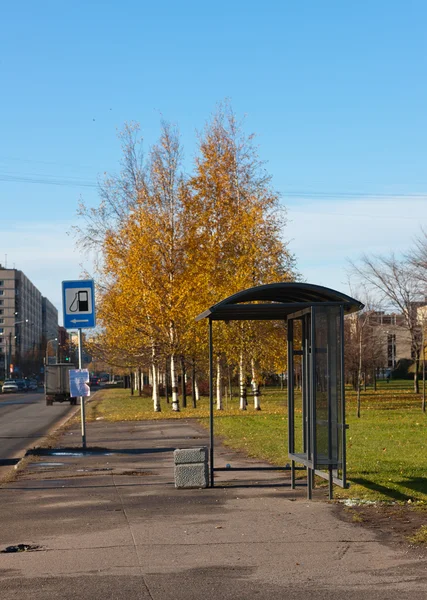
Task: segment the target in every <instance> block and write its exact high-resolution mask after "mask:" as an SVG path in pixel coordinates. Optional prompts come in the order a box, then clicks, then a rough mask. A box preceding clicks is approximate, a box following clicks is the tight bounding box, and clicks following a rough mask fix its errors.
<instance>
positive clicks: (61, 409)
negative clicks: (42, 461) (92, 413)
mask: <svg viewBox="0 0 427 600" xmlns="http://www.w3.org/2000/svg"><path fill="white" fill-rule="evenodd" d="M73 409H74V410H75V407H72V406H70V404H69V403H68V402H67V403H65V402H64V403H55V404H54V405H53V406H46V401H45V397H44V393H43V392H42V391H40V392H27V393H24V394H0V475H1V471H2V469H1V467H2V466H3V467H4V466H6V465H10V464H13V461H12V459H14V458H21V457H22V456H23V455H24V454H25V450H26V449H27V448H29V447H31V446H33V445H34V444H35V443H36V441H37V440H38V439H39V438H41V437H43V436H45V435H46V434H47V433H48V432H49V430H50V429H51V428H52V427H53V426H54V425H55V424H56V423H58V422H59V421H61V420H62V419H63V418H64V417H65V416H66V415H67V414H68V413H70V412H71V411H72V410H73Z"/></svg>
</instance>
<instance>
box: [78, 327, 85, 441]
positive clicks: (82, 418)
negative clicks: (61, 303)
mask: <svg viewBox="0 0 427 600" xmlns="http://www.w3.org/2000/svg"><path fill="white" fill-rule="evenodd" d="M78 332H79V369H81V368H82V330H81V329H79V330H78ZM80 407H81V421H82V448H83V450H85V449H86V422H85V399H84V396H80Z"/></svg>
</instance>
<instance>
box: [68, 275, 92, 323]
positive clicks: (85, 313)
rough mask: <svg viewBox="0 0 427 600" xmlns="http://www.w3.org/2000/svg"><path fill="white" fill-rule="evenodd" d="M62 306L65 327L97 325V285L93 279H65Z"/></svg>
mask: <svg viewBox="0 0 427 600" xmlns="http://www.w3.org/2000/svg"><path fill="white" fill-rule="evenodd" d="M62 307H63V312H64V327H65V329H86V328H89V327H95V287H94V284H93V280H92V279H89V280H87V281H63V282H62Z"/></svg>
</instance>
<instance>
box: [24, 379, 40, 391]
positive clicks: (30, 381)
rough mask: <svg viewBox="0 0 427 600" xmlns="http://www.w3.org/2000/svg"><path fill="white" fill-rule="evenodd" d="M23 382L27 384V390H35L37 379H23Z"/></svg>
mask: <svg viewBox="0 0 427 600" xmlns="http://www.w3.org/2000/svg"><path fill="white" fill-rule="evenodd" d="M25 384H26V386H27V390H28V391H35V390H37V387H38V386H37V381H36V380H35V379H26V380H25Z"/></svg>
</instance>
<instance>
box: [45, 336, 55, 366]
mask: <svg viewBox="0 0 427 600" xmlns="http://www.w3.org/2000/svg"><path fill="white" fill-rule="evenodd" d="M57 341H58V338H52V339H51V340H47V343H46V361H45V364H46V365H47V364H49V344H50V342H57ZM57 362H58V359H57Z"/></svg>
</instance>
